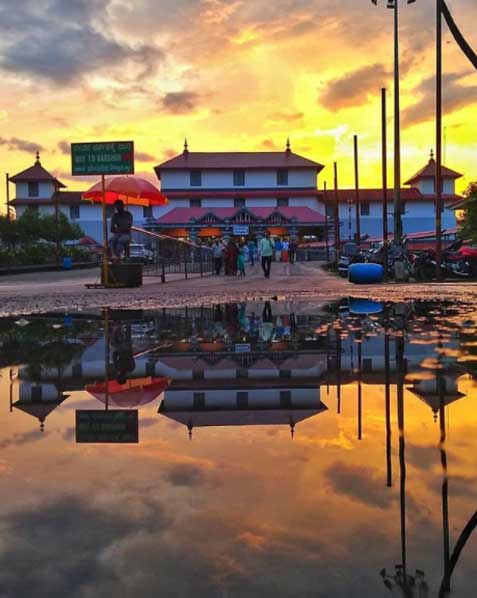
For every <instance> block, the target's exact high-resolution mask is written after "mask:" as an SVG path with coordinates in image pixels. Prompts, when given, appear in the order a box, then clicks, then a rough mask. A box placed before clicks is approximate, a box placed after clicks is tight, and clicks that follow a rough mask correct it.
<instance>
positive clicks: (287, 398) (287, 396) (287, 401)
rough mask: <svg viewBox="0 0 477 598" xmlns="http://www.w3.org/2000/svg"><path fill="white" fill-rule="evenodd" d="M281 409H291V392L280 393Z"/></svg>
mask: <svg viewBox="0 0 477 598" xmlns="http://www.w3.org/2000/svg"><path fill="white" fill-rule="evenodd" d="M280 407H281V408H282V409H289V408H290V407H291V392H290V391H289V390H281V391H280Z"/></svg>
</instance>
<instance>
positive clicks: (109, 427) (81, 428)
mask: <svg viewBox="0 0 477 598" xmlns="http://www.w3.org/2000/svg"><path fill="white" fill-rule="evenodd" d="M76 442H79V443H119V444H128V443H137V442H139V424H138V416H137V410H131V409H113V410H111V411H97V410H95V411H85V410H78V411H76Z"/></svg>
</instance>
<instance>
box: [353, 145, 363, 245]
mask: <svg viewBox="0 0 477 598" xmlns="http://www.w3.org/2000/svg"><path fill="white" fill-rule="evenodd" d="M353 146H354V189H355V208H356V243H357V244H358V247H359V246H360V244H361V225H360V221H359V210H360V207H359V160H358V136H357V135H355V136H354V137H353Z"/></svg>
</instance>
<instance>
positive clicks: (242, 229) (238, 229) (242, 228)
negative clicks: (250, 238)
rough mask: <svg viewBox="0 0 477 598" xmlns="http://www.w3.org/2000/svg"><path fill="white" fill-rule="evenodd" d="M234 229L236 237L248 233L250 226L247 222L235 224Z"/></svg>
mask: <svg viewBox="0 0 477 598" xmlns="http://www.w3.org/2000/svg"><path fill="white" fill-rule="evenodd" d="M233 231H234V236H235V237H245V236H247V235H248V226H247V225H246V224H240V225H235V226H234V227H233Z"/></svg>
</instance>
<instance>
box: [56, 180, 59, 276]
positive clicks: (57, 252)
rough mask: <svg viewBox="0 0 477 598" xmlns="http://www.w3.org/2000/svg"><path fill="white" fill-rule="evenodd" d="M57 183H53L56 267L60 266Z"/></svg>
mask: <svg viewBox="0 0 477 598" xmlns="http://www.w3.org/2000/svg"><path fill="white" fill-rule="evenodd" d="M58 195H59V194H58V183H56V182H55V242H56V265H57V266H59V265H60V237H59V228H60V227H59V213H58V212H59V206H58V201H59V197H58Z"/></svg>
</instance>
